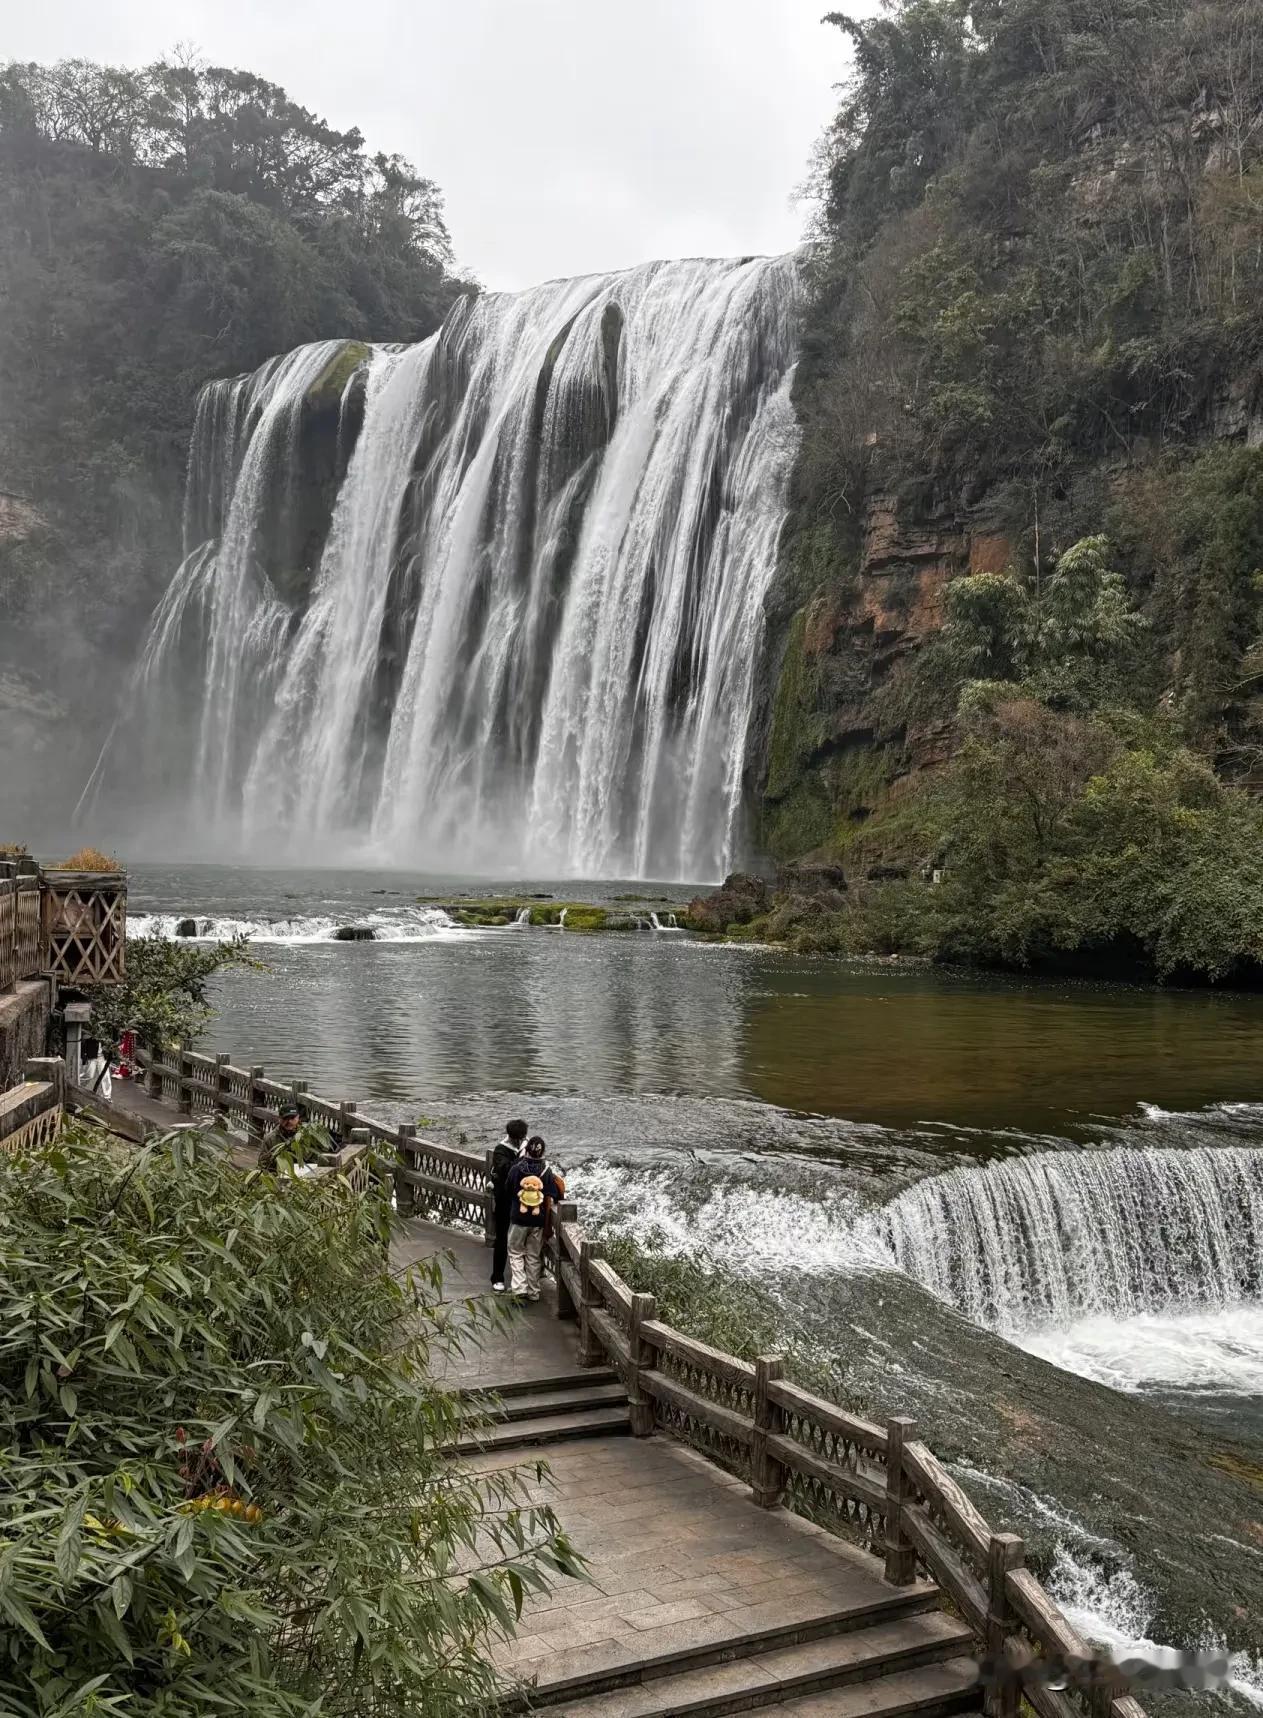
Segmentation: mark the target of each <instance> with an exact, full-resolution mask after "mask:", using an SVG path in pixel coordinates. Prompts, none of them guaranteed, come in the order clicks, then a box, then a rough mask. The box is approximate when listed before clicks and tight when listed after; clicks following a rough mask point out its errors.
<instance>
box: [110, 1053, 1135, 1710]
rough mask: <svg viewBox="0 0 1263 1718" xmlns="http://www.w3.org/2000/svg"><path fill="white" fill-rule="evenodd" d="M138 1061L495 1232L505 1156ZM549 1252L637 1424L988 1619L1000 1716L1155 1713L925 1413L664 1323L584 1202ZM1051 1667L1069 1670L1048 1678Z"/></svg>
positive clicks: (343, 1165) (256, 1078) (214, 1064)
mask: <svg viewBox="0 0 1263 1718" xmlns="http://www.w3.org/2000/svg"><path fill="white" fill-rule="evenodd" d="M138 1061H139V1063H140V1065H141V1066H142V1067H143V1068H144V1070H145V1079H146V1082H147V1084H148V1087H149V1090H150V1091H151V1093H153V1094H154V1095H155V1096H157V1095H161V1096H164V1097H166V1098H168V1099H170V1100H172V1101H173V1102H175V1103H176V1104H177V1105H178V1107H179V1108H180V1109H181V1110H182V1111H183V1112H184V1113H185V1114H186V1115H188V1116H191V1117H197V1116H205V1117H220V1118H223V1119H224V1120H225V1121H232V1120H234V1119H235V1120H236V1121H238V1122H239V1123H244V1125H245V1127H246V1128H247V1130H248V1131H260V1130H262V1129H264V1128H266V1127H268V1126H271V1125H272V1124H273V1123H274V1122H275V1120H276V1119H277V1115H278V1111H279V1108H280V1106H281V1105H283V1104H286V1103H296V1104H297V1105H298V1106H299V1108H300V1109H301V1110H302V1111H303V1113H304V1115H305V1116H306V1117H307V1118H309V1119H310V1120H312V1121H315V1122H317V1123H319V1124H321V1125H323V1126H324V1127H326V1128H327V1129H328V1130H329V1132H330V1133H331V1135H332V1136H333V1137H334V1139H335V1140H336V1142H337V1144H338V1147H339V1150H338V1151H337V1152H335V1153H334V1154H333V1156H332V1157H331V1158H330V1159H329V1162H330V1164H331V1167H334V1168H338V1169H340V1170H341V1171H342V1172H343V1173H347V1172H348V1171H350V1172H352V1173H353V1177H354V1176H358V1179H359V1182H360V1184H366V1182H367V1180H368V1178H369V1171H368V1168H367V1162H366V1159H367V1158H368V1157H370V1156H371V1155H372V1148H373V1147H374V1146H376V1147H379V1148H385V1150H386V1152H387V1153H388V1154H389V1156H390V1158H391V1159H393V1165H392V1168H393V1175H394V1182H395V1189H396V1197H397V1203H398V1207H399V1210H400V1212H401V1214H403V1215H410V1214H415V1215H423V1216H426V1217H428V1218H431V1219H433V1220H435V1221H437V1222H441V1223H445V1224H449V1225H454V1226H457V1227H463V1228H473V1229H476V1230H478V1231H480V1232H481V1233H482V1234H483V1236H484V1238H486V1239H490V1238H491V1232H492V1221H493V1217H492V1199H491V1194H490V1193H489V1191H488V1190H487V1184H488V1177H489V1173H490V1165H491V1153H490V1152H487V1153H485V1154H482V1155H479V1154H475V1153H473V1152H468V1151H458V1150H453V1149H452V1148H450V1147H447V1146H441V1145H436V1144H434V1143H432V1142H431V1141H429V1140H424V1139H420V1138H418V1136H417V1130H416V1128H415V1127H412V1126H409V1125H407V1124H404V1125H402V1126H395V1125H391V1124H387V1123H383V1122H378V1121H374V1120H372V1119H370V1118H369V1117H366V1116H361V1115H360V1113H359V1111H358V1109H357V1107H356V1105H355V1104H353V1103H346V1102H334V1101H331V1100H329V1099H326V1098H322V1097H319V1096H317V1095H316V1094H315V1093H313V1092H310V1091H308V1090H306V1088H305V1087H303V1086H301V1085H297V1084H293V1083H287V1082H283V1081H277V1080H269V1079H266V1078H265V1077H264V1072H263V1069H262V1068H259V1067H252V1068H240V1067H236V1066H235V1065H234V1064H233V1063H232V1062H230V1061H229V1059H228V1058H227V1057H226V1056H204V1055H198V1054H196V1053H194V1052H192V1051H187V1050H186V1051H180V1052H178V1053H176V1054H173V1055H171V1056H170V1057H169V1058H167V1059H166V1060H163V1059H161V1058H159V1057H156V1056H151V1055H147V1054H144V1053H142V1054H141V1055H140V1057H139V1058H138ZM353 1184H354V1179H353ZM548 1259H549V1265H550V1268H551V1270H552V1272H553V1275H554V1276H555V1278H556V1282H557V1311H558V1315H559V1316H560V1317H562V1318H569V1319H573V1320H575V1321H576V1322H577V1325H578V1357H579V1363H580V1365H583V1366H600V1365H605V1364H607V1363H608V1364H610V1365H612V1366H613V1367H614V1368H615V1370H616V1371H617V1372H618V1374H619V1376H620V1378H621V1379H622V1381H623V1383H624V1385H625V1387H626V1390H627V1395H628V1400H629V1403H630V1411H631V1423H632V1431H633V1433H634V1434H635V1435H636V1436H640V1437H647V1436H649V1435H650V1434H651V1433H654V1432H664V1433H666V1434H667V1435H668V1436H671V1437H675V1438H678V1439H680V1440H682V1441H683V1442H685V1443H687V1444H689V1445H690V1446H692V1447H693V1448H695V1449H697V1450H700V1451H702V1452H703V1453H704V1454H706V1455H708V1456H709V1457H711V1458H712V1459H713V1460H715V1461H717V1462H718V1463H719V1464H721V1465H722V1466H723V1467H724V1468H726V1469H727V1470H728V1471H729V1472H731V1473H735V1474H737V1475H739V1476H740V1477H742V1478H743V1479H745V1480H746V1481H747V1482H748V1484H749V1486H750V1489H751V1493H752V1495H753V1498H754V1501H755V1502H756V1503H757V1504H759V1505H761V1506H762V1507H763V1508H768V1509H771V1508H775V1507H778V1506H786V1507H788V1508H791V1509H793V1510H795V1511H796V1512H797V1513H799V1514H801V1515H804V1516H806V1517H808V1518H810V1519H811V1520H813V1521H816V1522H818V1523H819V1524H820V1525H822V1526H824V1527H827V1528H829V1529H830V1530H831V1531H833V1532H836V1533H839V1534H841V1535H843V1536H845V1537H847V1538H850V1539H853V1540H855V1541H857V1542H858V1543H859V1544H861V1545H862V1546H864V1547H865V1548H866V1549H867V1550H869V1551H870V1552H872V1553H873V1554H874V1555H875V1556H877V1557H879V1558H880V1559H881V1560H882V1562H883V1564H884V1568H885V1574H886V1578H887V1580H889V1581H891V1582H893V1583H895V1584H896V1585H908V1584H910V1583H911V1582H913V1581H915V1580H917V1579H918V1578H921V1577H924V1578H926V1579H929V1580H933V1581H935V1582H936V1583H937V1584H938V1586H939V1587H940V1588H941V1590H942V1591H943V1593H944V1594H945V1595H946V1596H947V1598H948V1600H949V1602H950V1603H951V1604H952V1606H953V1607H954V1608H955V1609H956V1610H957V1611H958V1612H959V1613H960V1615H961V1616H962V1617H963V1618H964V1620H965V1621H966V1622H967V1623H968V1624H969V1626H970V1627H971V1628H972V1629H973V1631H974V1633H975V1635H976V1636H977V1639H978V1642H979V1649H980V1656H982V1657H983V1658H985V1659H986V1660H987V1661H989V1663H990V1664H991V1665H992V1666H995V1667H1007V1674H1002V1675H999V1676H998V1677H996V1679H995V1680H993V1681H992V1682H991V1683H990V1685H989V1687H988V1693H987V1711H988V1713H989V1714H990V1715H991V1718H1016V1714H1017V1711H1018V1707H1019V1704H1020V1702H1021V1700H1022V1699H1025V1700H1026V1701H1027V1702H1028V1703H1029V1705H1030V1706H1031V1707H1032V1708H1033V1709H1034V1711H1035V1712H1036V1713H1037V1714H1038V1718H1145V1715H1144V1711H1143V1708H1142V1707H1141V1706H1140V1705H1139V1703H1138V1702H1137V1701H1136V1700H1135V1699H1134V1698H1132V1697H1131V1696H1130V1695H1129V1694H1128V1693H1127V1692H1126V1679H1125V1678H1123V1677H1122V1676H1121V1675H1120V1674H1119V1673H1118V1672H1117V1671H1115V1670H1113V1669H1112V1668H1111V1667H1110V1666H1108V1665H1107V1664H1103V1663H1102V1661H1101V1660H1100V1659H1099V1657H1098V1656H1097V1655H1094V1654H1093V1653H1092V1651H1091V1649H1090V1648H1089V1646H1088V1645H1087V1643H1086V1642H1085V1641H1084V1640H1083V1638H1082V1637H1081V1636H1080V1635H1079V1634H1078V1633H1077V1632H1076V1631H1075V1630H1074V1629H1073V1628H1072V1627H1071V1625H1070V1624H1069V1623H1068V1622H1067V1620H1066V1618H1065V1617H1064V1616H1063V1615H1062V1613H1061V1611H1060V1610H1059V1609H1058V1607H1057V1606H1056V1604H1054V1602H1053V1601H1052V1599H1051V1598H1049V1596H1048V1594H1047V1593H1046V1592H1045V1591H1044V1588H1043V1586H1042V1585H1041V1584H1040V1581H1039V1579H1038V1578H1037V1576H1036V1575H1034V1574H1033V1573H1032V1572H1031V1570H1029V1569H1028V1568H1027V1567H1026V1566H1025V1560H1024V1553H1023V1545H1022V1541H1021V1540H1020V1539H1018V1538H1016V1537H1015V1536H1014V1535H1012V1534H1008V1533H995V1532H993V1531H992V1529H991V1526H990V1525H989V1523H988V1522H987V1521H986V1520H985V1519H984V1518H983V1516H982V1515H981V1514H980V1513H979V1511H978V1510H977V1509H976V1508H975V1507H974V1505H973V1504H972V1503H971V1502H970V1501H969V1499H968V1498H967V1497H966V1496H965V1493H964V1492H963V1491H962V1490H961V1488H960V1487H959V1486H958V1485H957V1484H956V1482H955V1480H953V1479H952V1478H951V1476H950V1475H949V1474H948V1473H947V1471H946V1469H945V1468H944V1467H943V1466H942V1464H941V1463H940V1462H939V1461H938V1459H937V1457H936V1456H935V1455H934V1454H933V1452H932V1451H931V1450H930V1449H929V1447H928V1446H927V1445H926V1444H925V1443H924V1442H922V1441H921V1440H920V1439H919V1438H918V1437H917V1429H916V1426H915V1424H914V1423H913V1421H911V1420H909V1419H902V1418H894V1419H889V1420H887V1421H886V1423H885V1425H877V1424H876V1423H874V1422H871V1421H868V1420H863V1419H859V1418H858V1417H856V1416H855V1415H853V1414H849V1413H847V1412H845V1411H844V1410H843V1409H841V1408H839V1407H837V1406H835V1404H833V1403H832V1402H827V1401H825V1400H824V1399H823V1398H821V1397H819V1396H815V1395H812V1394H811V1393H810V1392H809V1391H807V1390H803V1389H800V1388H799V1387H798V1386H797V1385H796V1384H792V1383H790V1382H789V1381H788V1380H787V1379H786V1378H785V1377H784V1375H783V1361H782V1359H781V1357H780V1356H778V1355H768V1356H764V1357H762V1358H760V1359H758V1360H755V1361H753V1362H751V1361H747V1360H739V1359H737V1358H736V1357H735V1356H734V1355H731V1354H724V1353H722V1352H720V1351H719V1350H718V1349H714V1348H710V1347H708V1346H707V1344H706V1343H704V1342H699V1341H697V1340H696V1339H695V1338H694V1337H691V1336H686V1335H685V1334H684V1332H683V1331H679V1330H675V1329H674V1328H673V1327H672V1326H671V1325H669V1324H665V1323H663V1322H662V1321H661V1320H660V1319H659V1318H658V1316H657V1306H656V1304H655V1301H654V1297H653V1296H652V1295H648V1294H638V1293H636V1292H634V1291H633V1290H632V1289H631V1288H630V1287H629V1286H628V1284H627V1283H626V1282H624V1281H623V1279H622V1277H620V1276H619V1275H618V1273H617V1272H616V1271H615V1270H614V1268H613V1266H612V1265H610V1264H609V1262H608V1261H607V1260H606V1258H605V1257H604V1253H603V1249H602V1246H601V1243H600V1241H599V1240H597V1239H594V1238H591V1237H589V1236H588V1234H587V1233H586V1232H585V1230H584V1228H583V1226H582V1224H581V1223H580V1222H579V1217H578V1209H577V1206H576V1205H574V1204H573V1203H566V1204H563V1205H562V1206H561V1207H560V1208H559V1210H558V1212H557V1220H556V1222H555V1223H554V1225H553V1234H552V1237H551V1240H550V1244H549V1249H548ZM1050 1661H1055V1662H1056V1664H1057V1665H1058V1666H1063V1667H1064V1672H1065V1674H1064V1678H1063V1677H1060V1676H1051V1677H1050V1675H1049V1674H1048V1667H1049V1663H1050ZM1041 1663H1042V1665H1043V1667H1044V1669H1043V1672H1042V1674H1041V1671H1040V1665H1041ZM1062 1682H1064V1686H1061V1685H1060V1684H1061V1683H1062ZM1054 1683H1056V1684H1058V1686H1053V1684H1054Z"/></svg>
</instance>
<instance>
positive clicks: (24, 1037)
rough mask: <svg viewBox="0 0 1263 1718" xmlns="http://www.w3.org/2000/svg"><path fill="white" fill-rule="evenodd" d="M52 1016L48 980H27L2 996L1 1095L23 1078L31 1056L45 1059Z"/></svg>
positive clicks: (0, 1016)
mask: <svg viewBox="0 0 1263 1718" xmlns="http://www.w3.org/2000/svg"><path fill="white" fill-rule="evenodd" d="M51 1016H52V1006H51V996H50V986H49V983H48V980H47V979H44V978H27V979H22V980H20V981H19V983H17V984H16V985H15V986H14V987H13V989H12V990H11V991H8V992H6V993H5V994H4V995H2V996H0V1091H3V1090H5V1089H6V1088H7V1087H9V1086H14V1085H16V1084H17V1083H18V1081H19V1080H21V1079H22V1078H23V1073H22V1069H23V1065H24V1064H25V1062H26V1058H27V1057H28V1056H42V1055H44V1054H45V1047H46V1044H47V1041H48V1028H49V1021H50V1019H51Z"/></svg>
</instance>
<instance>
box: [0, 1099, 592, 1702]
mask: <svg viewBox="0 0 1263 1718" xmlns="http://www.w3.org/2000/svg"><path fill="white" fill-rule="evenodd" d="M388 1227H389V1210H388V1207H387V1205H386V1203H385V1201H384V1200H382V1199H379V1198H375V1197H371V1196H369V1197H364V1198H360V1197H357V1196H353V1195H351V1194H350V1193H349V1191H348V1189H346V1188H345V1186H343V1185H340V1184H338V1183H334V1182H331V1181H327V1180H326V1181H301V1180H294V1179H288V1178H287V1179H283V1180H280V1181H278V1180H276V1179H273V1178H272V1177H270V1176H265V1175H259V1174H254V1175H250V1176H243V1175H242V1174H241V1173H240V1172H239V1171H237V1170H235V1169H234V1168H232V1166H231V1165H230V1163H229V1162H228V1161H227V1158H226V1156H225V1155H224V1154H223V1152H222V1150H220V1149H219V1148H218V1147H217V1146H216V1145H215V1144H213V1143H211V1142H210V1141H208V1139H206V1138H203V1137H199V1136H196V1135H190V1134H187V1133H180V1134H174V1135H171V1136H170V1137H168V1138H167V1139H165V1140H162V1141H160V1142H158V1143H157V1144H156V1145H153V1146H150V1147H149V1148H148V1149H147V1150H145V1151H144V1152H142V1153H140V1154H138V1155H136V1156H135V1157H132V1158H131V1159H130V1160H120V1159H119V1157H118V1156H117V1155H116V1154H115V1153H114V1151H113V1150H112V1149H111V1148H110V1147H109V1146H108V1145H106V1144H105V1143H103V1141H102V1139H101V1138H99V1137H94V1136H92V1135H90V1134H86V1133H76V1132H73V1131H72V1132H70V1133H68V1134H67V1135H65V1136H64V1137H63V1139H62V1141H61V1142H60V1143H59V1144H57V1145H56V1146H54V1147H52V1148H50V1149H48V1150H45V1151H43V1152H41V1153H39V1154H37V1155H35V1156H31V1157H24V1158H12V1157H9V1158H5V1157H0V1331H2V1332H3V1335H2V1336H0V1543H2V1544H3V1550H2V1551H0V1710H2V1711H4V1712H6V1713H12V1714H14V1715H15V1718H35V1715H36V1714H39V1715H40V1718H51V1715H53V1714H58V1715H60V1714H69V1713H70V1712H72V1711H74V1712H80V1711H83V1712H88V1711H95V1712H98V1713H105V1712H118V1713H120V1714H123V1713H125V1714H127V1715H128V1718H146V1715H153V1718H158V1715H159V1714H160V1715H161V1718H205V1714H207V1713H210V1712H241V1713H245V1712H249V1713H250V1714H251V1715H252V1718H282V1715H284V1718H298V1714H310V1713H313V1712H315V1711H316V1710H319V1711H320V1712H322V1713H328V1714H337V1715H343V1718H353V1715H354V1718H361V1715H365V1714H374V1715H379V1714H408V1713H415V1714H418V1715H420V1714H423V1713H424V1714H425V1715H426V1718H442V1715H446V1714H453V1715H455V1714H466V1713H473V1712H480V1711H483V1710H485V1709H486V1705H487V1702H488V1701H489V1700H490V1699H491V1698H492V1697H493V1694H494V1692H495V1677H494V1674H493V1672H492V1670H491V1668H490V1666H489V1662H488V1657H487V1647H488V1641H489V1636H490V1635H491V1634H492V1633H493V1632H494V1631H496V1630H498V1629H501V1628H505V1629H507V1628H510V1627H511V1626H512V1623H513V1619H514V1615H515V1612H516V1611H517V1609H518V1608H519V1607H520V1604H521V1601H522V1598H523V1595H524V1593H525V1592H526V1591H528V1590H530V1589H533V1588H536V1587H538V1586H540V1585H541V1584H542V1583H543V1581H544V1578H545V1573H546V1570H547V1569H548V1568H549V1567H564V1568H567V1569H572V1568H573V1563H572V1559H571V1556H570V1552H569V1549H568V1547H567V1545H566V1542H565V1540H564V1538H563V1537H562V1536H561V1535H560V1534H559V1532H558V1530H557V1524H556V1522H555V1520H554V1519H553V1517H552V1516H551V1514H550V1513H549V1512H548V1511H546V1510H529V1509H523V1508H521V1507H519V1504H518V1500H517V1496H516V1481H515V1479H514V1478H513V1477H512V1476H505V1477H489V1476H474V1475H471V1474H469V1473H466V1472H464V1471H463V1470H461V1469H459V1468H457V1467H453V1466H452V1465H451V1464H450V1462H449V1461H448V1460H447V1459H446V1458H445V1457H444V1454H443V1445H444V1443H445V1442H446V1441H448V1440H450V1438H451V1437H452V1435H453V1433H454V1432H455V1431H456V1429H457V1427H458V1425H459V1423H460V1408H459V1404H458V1400H457V1399H456V1398H454V1397H452V1396H449V1395H447V1394H445V1393H444V1392H443V1391H442V1390H441V1389H440V1388H439V1387H437V1386H436V1385H435V1384H434V1383H433V1382H432V1371H431V1366H432V1362H433V1361H435V1360H437V1359H438V1358H439V1357H440V1356H441V1355H442V1354H443V1353H444V1352H445V1351H446V1350H447V1349H448V1348H449V1347H450V1345H451V1341H452V1336H451V1326H450V1323H449V1320H448V1315H447V1313H446V1312H445V1311H444V1309H443V1307H442V1305H441V1303H440V1291H441V1281H440V1271H439V1268H438V1267H437V1266H426V1267H423V1268H422V1269H421V1270H420V1271H419V1272H417V1273H414V1275H413V1276H412V1278H411V1279H410V1280H409V1281H408V1282H405V1283H401V1282H400V1281H399V1280H397V1279H396V1278H395V1277H394V1276H392V1275H391V1274H390V1272H389V1271H388V1270H387V1269H386V1268H385V1258H384V1242H385V1240H386V1238H387V1234H388ZM458 1571H459V1572H461V1578H459V1579H457V1578H456V1577H457V1575H458Z"/></svg>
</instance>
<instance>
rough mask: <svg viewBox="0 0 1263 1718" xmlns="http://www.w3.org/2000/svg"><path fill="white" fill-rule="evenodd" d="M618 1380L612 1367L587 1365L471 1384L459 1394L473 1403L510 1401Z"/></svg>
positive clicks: (612, 1382)
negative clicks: (548, 1374)
mask: <svg viewBox="0 0 1263 1718" xmlns="http://www.w3.org/2000/svg"><path fill="white" fill-rule="evenodd" d="M617 1382H618V1373H617V1372H615V1370H614V1368H613V1367H612V1366H585V1367H578V1368H576V1369H575V1370H574V1371H572V1372H555V1373H553V1374H552V1376H551V1377H547V1378H507V1379H506V1380H505V1381H504V1383H502V1384H495V1383H491V1384H471V1385H470V1386H469V1387H468V1388H467V1389H464V1390H462V1391H461V1392H460V1393H461V1395H462V1396H464V1397H466V1398H467V1399H468V1400H469V1401H471V1402H478V1401H485V1400H486V1399H487V1398H488V1397H492V1396H498V1397H500V1398H501V1399H502V1400H504V1401H508V1400H509V1399H510V1398H512V1397H514V1396H543V1395H547V1394H549V1393H550V1392H551V1391H553V1390H578V1389H581V1388H582V1387H583V1386H584V1385H587V1384H615V1383H617Z"/></svg>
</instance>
